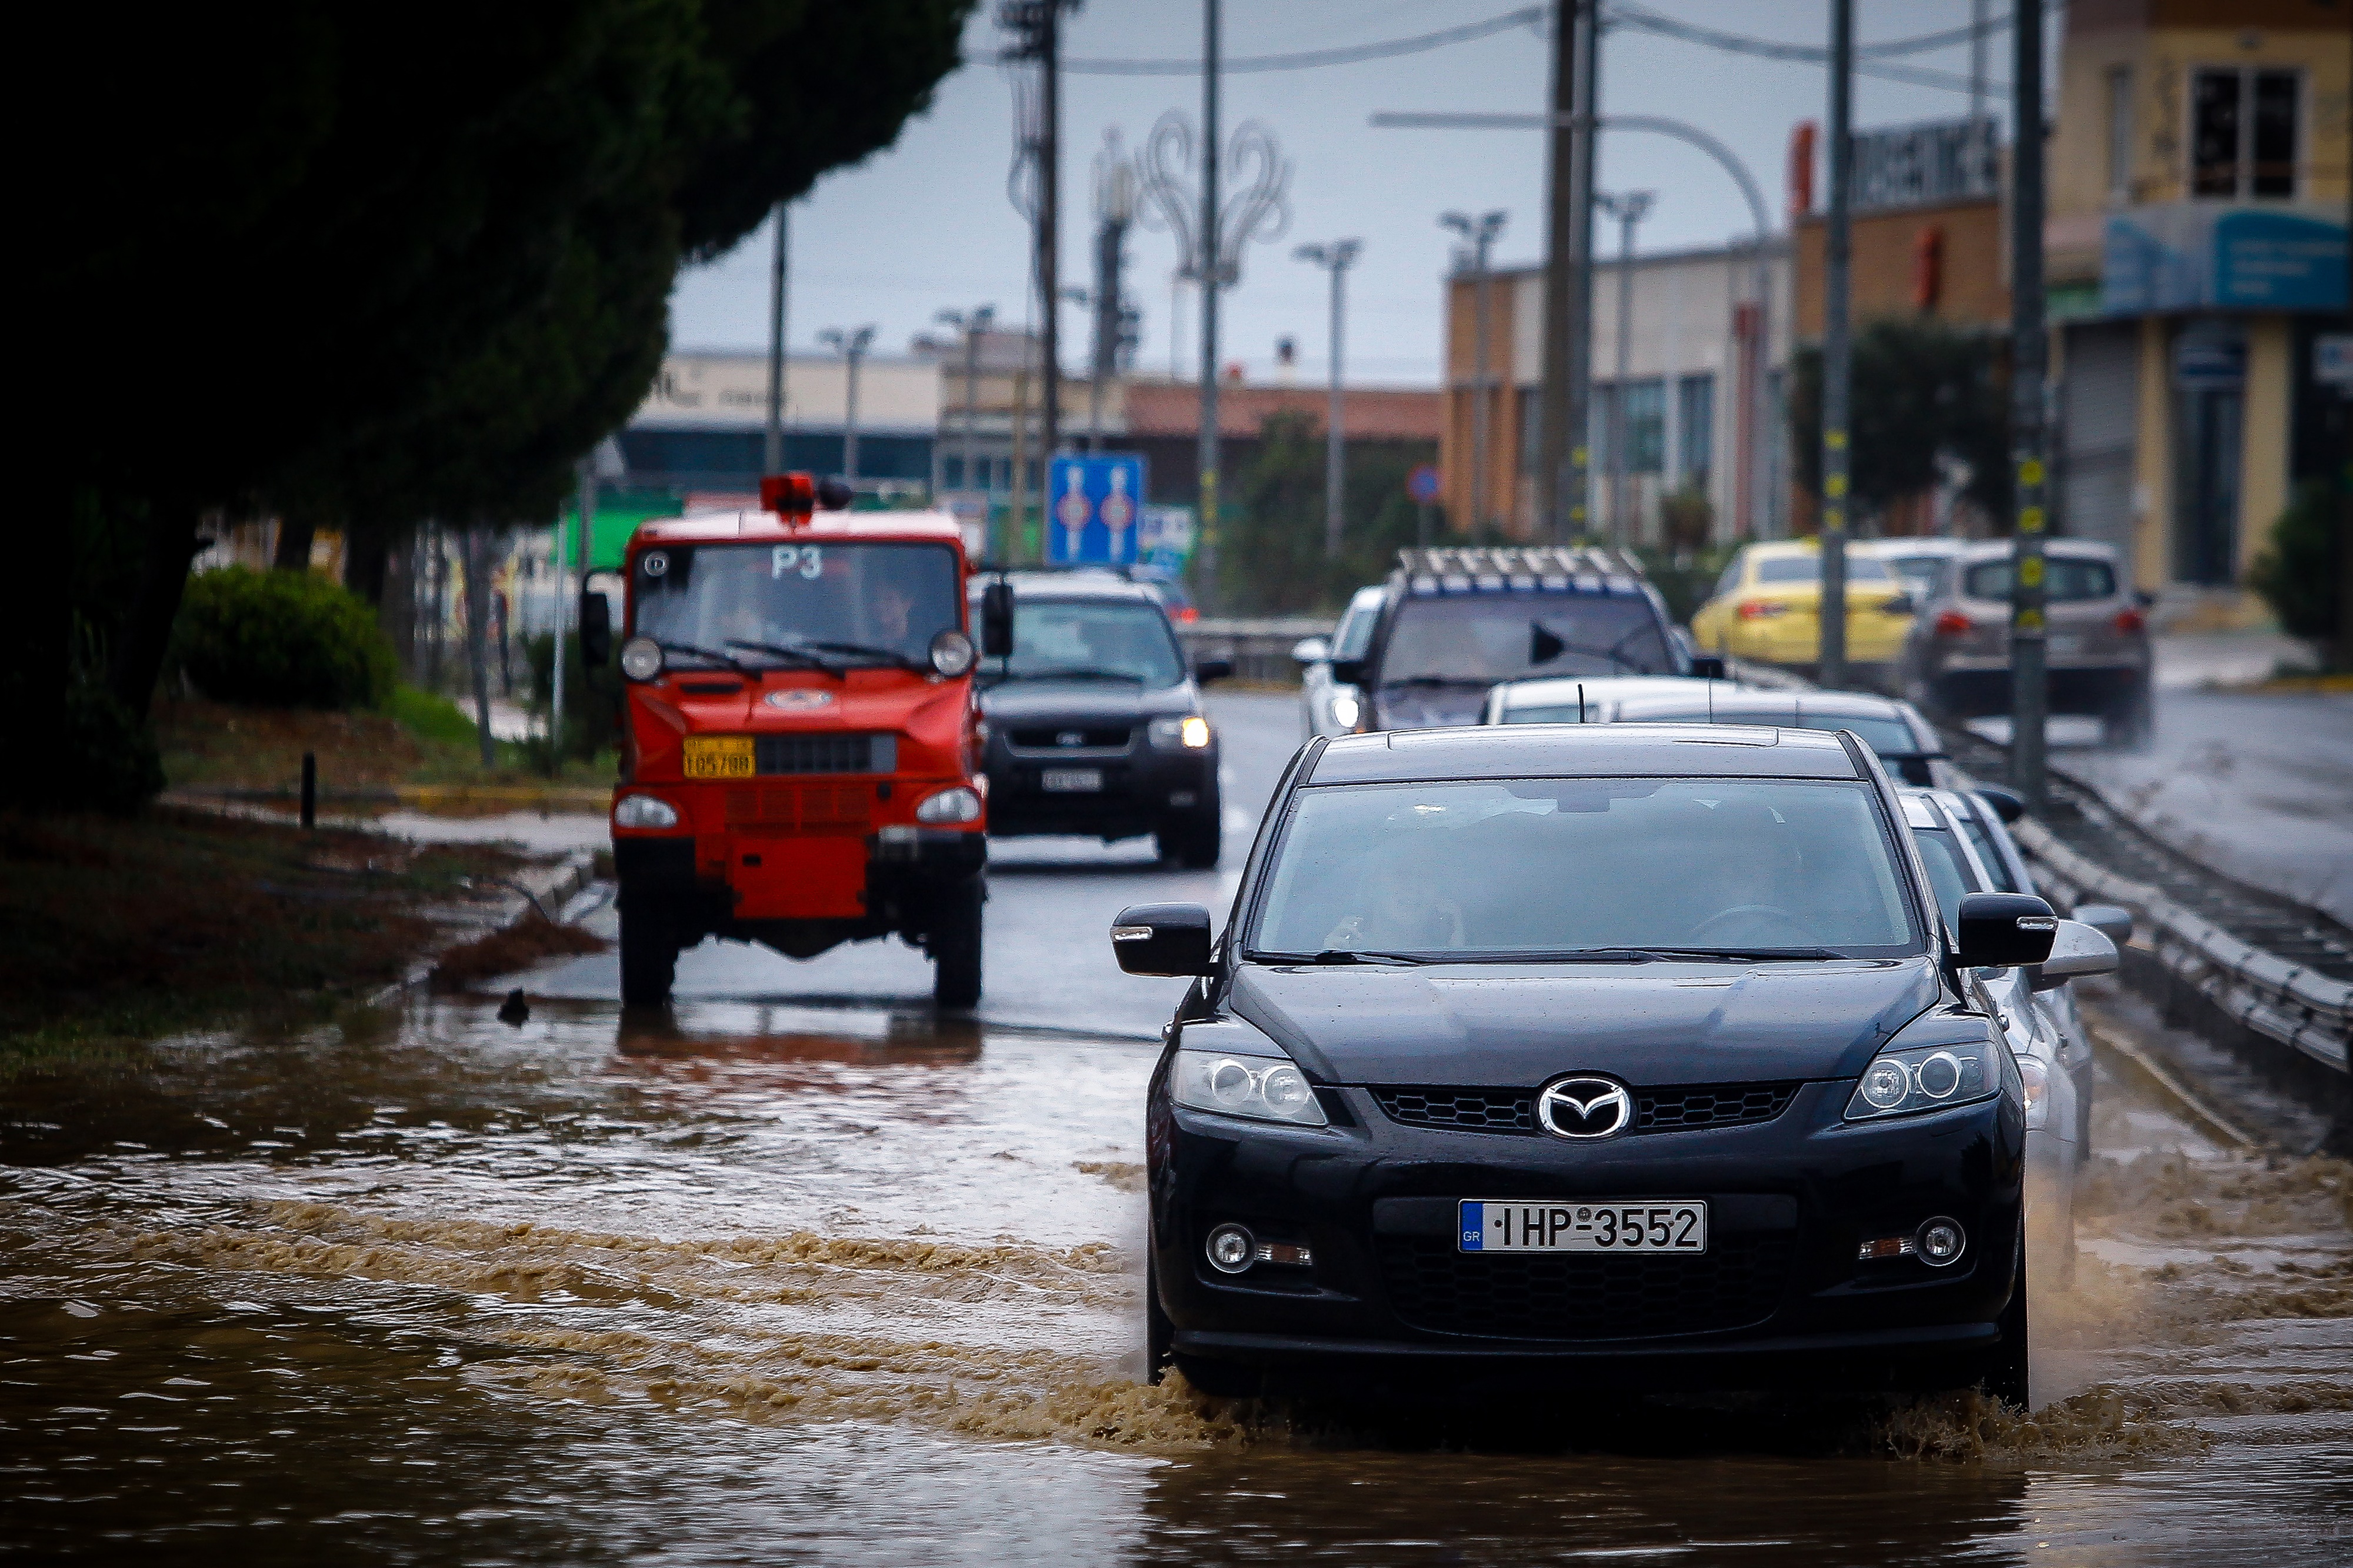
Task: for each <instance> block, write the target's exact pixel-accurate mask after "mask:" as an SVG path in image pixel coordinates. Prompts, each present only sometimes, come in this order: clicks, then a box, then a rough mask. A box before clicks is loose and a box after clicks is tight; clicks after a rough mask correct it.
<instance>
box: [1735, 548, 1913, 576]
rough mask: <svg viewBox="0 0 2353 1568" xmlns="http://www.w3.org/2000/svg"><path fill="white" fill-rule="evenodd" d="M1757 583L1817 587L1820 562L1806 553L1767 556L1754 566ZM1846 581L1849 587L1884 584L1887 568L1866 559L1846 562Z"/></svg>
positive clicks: (1814, 556)
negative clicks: (1864, 584) (1854, 584)
mask: <svg viewBox="0 0 2353 1568" xmlns="http://www.w3.org/2000/svg"><path fill="white" fill-rule="evenodd" d="M1821 580H1822V558H1821V557H1820V556H1819V555H1815V554H1812V553H1810V552H1809V553H1807V554H1804V555H1767V557H1765V559H1763V560H1762V561H1759V562H1758V563H1757V581H1758V582H1759V583H1819V582H1820V581H1821ZM1846 580H1847V581H1848V582H1850V583H1884V582H1886V581H1887V580H1888V577H1887V568H1886V567H1884V566H1883V565H1881V564H1880V563H1878V562H1876V561H1873V559H1872V558H1871V557H1870V556H1868V555H1850V556H1848V557H1847V558H1846Z"/></svg>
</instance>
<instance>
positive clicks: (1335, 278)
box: [1292, 239, 1365, 561]
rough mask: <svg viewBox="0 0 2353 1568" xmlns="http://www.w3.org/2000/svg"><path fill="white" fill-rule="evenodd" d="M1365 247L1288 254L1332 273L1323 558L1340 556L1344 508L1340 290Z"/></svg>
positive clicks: (1307, 248)
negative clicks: (1330, 405) (1330, 381)
mask: <svg viewBox="0 0 2353 1568" xmlns="http://www.w3.org/2000/svg"><path fill="white" fill-rule="evenodd" d="M1364 248H1365V242H1364V241H1363V240H1361V239H1342V240H1335V241H1334V242H1333V243H1332V244H1330V245H1303V246H1301V247H1299V248H1298V249H1297V250H1294V251H1293V252H1292V254H1293V256H1295V257H1297V258H1299V259H1300V260H1302V261H1312V262H1314V264H1315V265H1316V266H1318V267H1321V268H1324V270H1325V271H1327V272H1329V273H1331V274H1332V409H1331V412H1330V414H1328V415H1327V416H1325V417H1324V560H1326V561H1337V560H1338V559H1339V558H1340V528H1341V521H1342V516H1343V512H1344V510H1345V509H1344V508H1343V506H1342V499H1343V495H1344V491H1343V489H1342V485H1341V477H1342V476H1341V459H1342V458H1343V456H1344V453H1345V444H1346V440H1347V433H1346V426H1347V405H1346V402H1345V397H1346V395H1345V393H1344V392H1343V391H1342V390H1341V383H1340V350H1341V326H1342V321H1343V320H1344V317H1343V290H1344V289H1345V288H1346V283H1347V276H1348V268H1351V267H1353V266H1355V265H1356V257H1357V255H1358V254H1359V253H1360V252H1362V251H1363V249H1364Z"/></svg>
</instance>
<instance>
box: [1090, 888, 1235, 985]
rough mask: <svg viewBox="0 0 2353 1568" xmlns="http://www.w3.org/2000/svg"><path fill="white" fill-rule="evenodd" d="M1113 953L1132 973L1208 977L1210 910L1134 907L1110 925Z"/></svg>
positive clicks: (1179, 906)
mask: <svg viewBox="0 0 2353 1568" xmlns="http://www.w3.org/2000/svg"><path fill="white" fill-rule="evenodd" d="M1111 951H1112V953H1113V956H1114V957H1116V958H1117V959H1118V960H1119V966H1120V968H1121V969H1123V970H1124V971H1126V972H1127V973H1130V974H1207V973H1210V971H1211V968H1212V965H1211V963H1210V958H1209V951H1210V949H1209V911H1208V910H1205V909H1203V908H1202V907H1201V906H1200V905H1198V904H1134V905H1130V906H1129V907H1128V908H1126V909H1124V910H1120V911H1119V917H1118V918H1117V919H1116V920H1114V921H1112V922H1111Z"/></svg>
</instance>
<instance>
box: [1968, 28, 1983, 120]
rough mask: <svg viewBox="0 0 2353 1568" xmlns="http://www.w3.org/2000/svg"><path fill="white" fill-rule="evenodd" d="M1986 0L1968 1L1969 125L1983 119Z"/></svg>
mask: <svg viewBox="0 0 2353 1568" xmlns="http://www.w3.org/2000/svg"><path fill="white" fill-rule="evenodd" d="M1985 110H1986V0H1969V123H1970V124H1971V125H1973V126H1974V125H1975V124H1977V123H1978V121H1981V120H1983V119H1984V118H1985Z"/></svg>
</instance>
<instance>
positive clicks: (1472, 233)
mask: <svg viewBox="0 0 2353 1568" xmlns="http://www.w3.org/2000/svg"><path fill="white" fill-rule="evenodd" d="M1504 217H1505V215H1504V213H1502V212H1491V213H1482V214H1481V215H1480V216H1478V217H1476V218H1474V217H1472V216H1471V215H1470V214H1469V213H1462V212H1452V213H1447V214H1444V215H1443V216H1440V218H1439V220H1438V223H1439V226H1440V227H1441V228H1451V229H1452V230H1453V231H1454V232H1455V233H1457V234H1459V235H1461V237H1462V239H1463V243H1464V244H1466V245H1468V246H1469V247H1471V249H1470V255H1471V286H1472V298H1473V300H1475V301H1476V302H1475V304H1474V305H1473V306H1472V330H1473V331H1474V332H1475V334H1476V341H1475V342H1473V343H1472V350H1471V364H1472V370H1471V379H1472V386H1471V519H1470V521H1471V528H1472V531H1477V530H1478V529H1481V528H1483V527H1484V526H1486V522H1487V510H1488V509H1487V449H1488V441H1487V411H1488V410H1487V405H1488V402H1489V391H1488V386H1487V383H1488V379H1489V377H1488V369H1487V323H1488V320H1489V311H1488V299H1489V295H1488V284H1489V274H1488V268H1487V257H1488V254H1489V252H1491V251H1492V250H1493V249H1494V247H1495V237H1496V236H1497V235H1500V234H1502V233H1503V232H1504Z"/></svg>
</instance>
